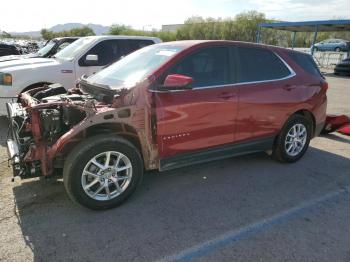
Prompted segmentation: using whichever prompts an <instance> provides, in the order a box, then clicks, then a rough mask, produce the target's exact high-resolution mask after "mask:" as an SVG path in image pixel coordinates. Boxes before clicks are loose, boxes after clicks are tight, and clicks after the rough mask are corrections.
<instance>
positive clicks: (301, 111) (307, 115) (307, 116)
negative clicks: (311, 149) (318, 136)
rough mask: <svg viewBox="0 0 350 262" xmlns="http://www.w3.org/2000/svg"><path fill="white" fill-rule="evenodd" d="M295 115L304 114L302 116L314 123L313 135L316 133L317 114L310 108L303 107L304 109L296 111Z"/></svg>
mask: <svg viewBox="0 0 350 262" xmlns="http://www.w3.org/2000/svg"><path fill="white" fill-rule="evenodd" d="M293 115H302V116H304V117H306V118H307V119H308V120H309V121H310V122H311V124H312V136H314V135H315V130H316V119H315V116H314V115H313V114H312V113H311V112H310V111H309V110H306V109H302V110H299V111H297V112H295V113H294V114H293Z"/></svg>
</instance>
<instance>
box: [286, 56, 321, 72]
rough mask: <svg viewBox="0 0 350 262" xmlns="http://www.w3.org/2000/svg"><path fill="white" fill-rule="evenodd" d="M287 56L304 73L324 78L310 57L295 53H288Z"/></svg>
mask: <svg viewBox="0 0 350 262" xmlns="http://www.w3.org/2000/svg"><path fill="white" fill-rule="evenodd" d="M288 55H289V57H290V58H291V59H292V60H293V61H294V62H295V63H296V64H298V66H299V67H301V68H302V69H303V70H304V71H305V72H306V73H309V74H311V75H314V76H317V77H322V78H324V76H323V75H322V73H321V72H320V70H319V69H318V66H317V64H316V63H315V61H314V59H313V58H312V56H310V55H308V54H301V53H296V52H290V53H289V54H288Z"/></svg>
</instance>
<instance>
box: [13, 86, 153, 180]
mask: <svg viewBox="0 0 350 262" xmlns="http://www.w3.org/2000/svg"><path fill="white" fill-rule="evenodd" d="M144 84H145V85H146V84H147V83H144ZM131 90H132V91H131ZM139 90H145V89H143V88H139V89H138V88H135V89H123V88H120V89H108V88H105V87H103V86H98V85H92V84H88V83H87V82H84V81H83V80H82V81H80V83H79V85H78V86H77V87H76V88H73V89H70V90H69V91H66V89H65V88H64V87H63V86H61V85H60V84H53V85H48V86H43V87H39V88H35V89H31V90H29V91H27V92H24V93H22V94H20V95H19V98H18V101H17V102H12V103H7V104H6V106H7V111H8V118H9V122H10V125H9V133H8V140H7V148H8V155H9V162H11V164H12V167H13V174H14V176H20V177H21V178H29V177H36V176H50V175H53V173H54V172H55V170H59V169H62V168H63V167H64V163H65V157H66V155H67V154H68V153H69V152H70V150H71V149H73V148H74V147H75V146H76V145H77V144H78V143H80V142H81V141H82V140H84V139H85V138H87V137H89V136H91V135H96V134H101V133H113V134H116V135H120V136H123V137H127V138H128V139H129V141H134V143H135V145H136V146H137V147H139V149H140V150H141V151H142V153H143V156H144V163H145V168H146V169H156V168H158V163H159V161H158V151H157V146H156V144H154V143H153V141H154V139H153V138H154V132H155V131H154V130H155V129H153V128H151V126H153V125H152V124H151V122H152V120H151V119H152V117H151V113H150V112H151V110H149V108H148V107H150V106H151V105H149V104H145V100H146V98H145V97H146V96H147V94H145V93H140V91H139ZM152 130H153V131H152Z"/></svg>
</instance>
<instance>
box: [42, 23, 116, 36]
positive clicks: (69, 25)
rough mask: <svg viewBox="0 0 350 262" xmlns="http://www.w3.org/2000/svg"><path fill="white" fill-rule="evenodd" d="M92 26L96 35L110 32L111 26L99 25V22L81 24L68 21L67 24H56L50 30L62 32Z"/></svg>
mask: <svg viewBox="0 0 350 262" xmlns="http://www.w3.org/2000/svg"><path fill="white" fill-rule="evenodd" d="M84 26H87V27H90V28H91V29H92V30H93V31H94V32H95V34H96V35H103V34H105V33H107V32H108V30H109V26H103V25H98V24H91V23H90V24H81V23H66V24H58V25H55V26H53V27H51V28H49V29H48V30H50V31H53V32H61V31H67V30H71V29H73V28H80V27H84Z"/></svg>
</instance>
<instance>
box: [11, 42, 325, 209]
mask: <svg viewBox="0 0 350 262" xmlns="http://www.w3.org/2000/svg"><path fill="white" fill-rule="evenodd" d="M327 87H328V85H327V82H326V81H325V80H324V78H323V76H322V75H321V74H320V72H319V71H318V68H317V66H316V64H315V62H314V61H313V58H312V57H311V56H310V55H308V54H303V53H299V52H295V51H292V50H287V49H282V48H277V47H271V46H264V45H258V44H250V43H242V42H232V41H179V42H168V43H164V44H157V45H153V46H149V47H145V48H142V49H140V50H138V51H136V52H134V53H132V54H130V55H128V56H126V57H125V58H123V59H121V60H119V61H118V62H116V63H114V64H113V65H111V66H109V67H107V68H105V69H104V70H102V71H100V72H98V73H96V74H94V75H92V76H90V77H88V78H83V79H82V80H81V82H80V88H77V89H73V90H72V91H70V92H68V93H67V92H66V91H65V90H64V89H63V90H62V88H61V87H60V86H55V87H54V86H53V87H52V88H48V87H44V88H39V89H36V90H31V91H28V92H25V93H23V94H22V95H21V96H20V103H8V104H7V106H8V115H9V118H10V123H11V132H10V133H11V134H12V138H11V139H10V140H8V149H9V152H10V153H9V157H10V159H12V164H13V167H14V175H20V176H22V177H28V176H32V175H39V174H41V175H44V176H45V175H51V174H52V173H53V171H54V168H63V180H64V184H65V187H66V190H67V192H68V194H69V196H70V197H71V198H72V199H73V200H75V201H77V202H79V203H80V204H82V205H85V206H87V207H89V208H93V209H105V208H111V207H115V206H117V205H119V204H121V203H122V202H123V201H125V199H126V198H128V197H129V196H130V195H131V194H132V192H134V191H135V189H136V187H137V186H138V185H139V184H140V181H141V179H142V175H143V170H144V169H146V170H151V169H158V170H161V171H162V170H168V169H173V168H177V167H183V166H187V165H190V164H194V163H201V162H208V161H210V160H216V159H220V158H225V157H231V156H235V155H239V154H244V153H251V152H258V151H265V150H271V151H272V155H273V157H274V158H276V159H277V160H279V161H282V162H295V161H297V160H299V159H300V158H301V157H302V156H303V155H304V153H305V152H306V150H307V148H308V145H309V142H310V139H311V138H313V137H314V136H316V135H318V134H319V133H320V132H321V130H322V129H323V125H324V122H325V119H326V104H327V97H326V90H327Z"/></svg>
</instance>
